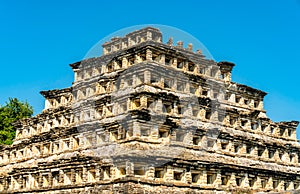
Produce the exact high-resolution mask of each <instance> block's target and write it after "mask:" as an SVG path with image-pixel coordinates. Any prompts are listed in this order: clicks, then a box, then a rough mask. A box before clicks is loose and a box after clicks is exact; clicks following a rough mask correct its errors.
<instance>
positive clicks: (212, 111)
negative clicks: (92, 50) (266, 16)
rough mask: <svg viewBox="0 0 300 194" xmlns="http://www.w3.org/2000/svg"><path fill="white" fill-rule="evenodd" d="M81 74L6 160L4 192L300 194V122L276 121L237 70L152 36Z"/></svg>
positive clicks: (33, 121)
mask: <svg viewBox="0 0 300 194" xmlns="http://www.w3.org/2000/svg"><path fill="white" fill-rule="evenodd" d="M103 48H104V55H103V56H101V57H98V58H92V59H87V60H84V61H81V62H78V63H74V64H72V65H71V67H72V68H73V70H74V73H75V80H74V83H73V85H72V87H70V88H66V89H62V90H51V91H43V92H41V94H42V95H43V96H44V97H45V98H46V103H45V109H44V110H43V112H42V113H41V114H38V115H37V116H35V117H33V118H30V119H24V120H20V121H18V122H17V123H15V124H14V125H15V128H16V139H15V141H14V144H13V145H12V146H2V147H1V152H0V192H1V193H15V192H18V193H37V192H38V193H182V192H183V193H229V192H232V193H238V192H239V193H251V192H256V191H265V192H270V191H274V192H284V191H293V190H297V189H300V188H299V186H300V177H299V175H298V174H299V172H300V168H299V154H300V152H299V151H300V146H299V144H298V142H297V140H296V127H297V125H298V122H296V121H292V122H278V123H277V122H273V121H272V120H270V119H269V118H268V117H267V116H266V111H265V110H264V108H263V100H264V96H265V95H266V93H265V92H263V91H260V90H257V89H254V88H251V87H248V86H245V85H242V84H238V83H234V82H232V81H231V71H232V68H233V66H234V64H232V63H228V62H219V63H216V62H214V61H212V60H207V59H205V57H204V56H203V55H202V54H201V52H196V53H194V52H192V50H193V49H192V45H191V44H189V46H188V48H187V49H185V48H183V43H182V42H178V44H177V46H174V45H173V43H172V40H169V42H168V44H163V43H162V35H161V33H160V32H159V31H158V30H157V29H153V28H146V29H142V30H141V31H136V32H133V33H131V34H129V35H127V36H126V37H124V38H115V39H113V40H112V41H111V42H107V43H105V44H104V45H103Z"/></svg>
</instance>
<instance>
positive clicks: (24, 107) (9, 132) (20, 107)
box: [0, 98, 33, 145]
mask: <svg viewBox="0 0 300 194" xmlns="http://www.w3.org/2000/svg"><path fill="white" fill-rule="evenodd" d="M32 114H33V108H32V106H30V105H29V104H28V103H27V102H21V101H19V100H18V99H17V98H9V100H8V102H6V104H5V105H4V106H2V107H0V144H6V145H10V144H12V143H13V139H14V138H15V135H16V131H15V129H14V127H13V125H12V123H13V122H15V121H17V120H19V119H23V118H28V117H31V116H32Z"/></svg>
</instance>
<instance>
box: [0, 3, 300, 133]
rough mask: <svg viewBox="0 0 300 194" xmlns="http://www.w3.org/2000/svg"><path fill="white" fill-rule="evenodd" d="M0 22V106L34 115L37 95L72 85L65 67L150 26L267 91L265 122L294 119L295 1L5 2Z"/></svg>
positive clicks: (299, 13) (299, 105)
mask: <svg viewBox="0 0 300 194" xmlns="http://www.w3.org/2000/svg"><path fill="white" fill-rule="evenodd" d="M0 19H1V23H0V25H1V30H0V56H1V76H0V91H1V92H0V104H3V103H4V102H5V101H7V99H8V97H17V98H20V99H21V100H27V101H28V102H29V103H30V104H32V105H33V106H34V109H35V113H39V112H40V111H41V110H42V109H43V106H44V100H43V98H42V96H41V95H40V94H39V91H41V90H48V89H54V88H64V87H68V86H70V85H71V82H72V81H73V73H72V71H71V68H70V67H69V66H68V64H70V63H73V62H76V61H79V60H81V59H82V58H83V57H84V56H85V54H86V53H87V52H88V50H89V49H90V48H91V47H92V46H93V45H94V44H95V43H97V42H98V41H99V40H101V39H102V38H103V37H105V36H107V35H109V34H111V33H113V32H115V31H117V30H120V29H122V28H125V27H129V26H133V25H139V24H149V23H150V24H152V23H154V24H163V25H169V26H174V27H177V28H179V29H182V30H184V31H186V32H189V33H190V34H192V35H193V36H194V37H196V38H198V39H199V40H200V41H201V42H202V43H204V45H205V46H206V47H207V48H208V49H209V51H210V52H211V54H212V55H213V56H214V58H215V59H216V60H217V61H221V60H227V61H231V62H234V63H235V64H236V67H235V68H234V72H233V80H234V81H236V82H240V83H243V84H247V85H250V86H252V87H255V88H258V89H261V90H264V91H266V92H268V95H267V96H266V99H265V108H266V110H267V112H268V116H269V117H270V118H271V119H273V120H275V121H280V120H300V98H299V96H300V90H299V89H300V88H299V83H300V81H299V76H298V75H299V71H300V58H299V57H300V1H299V0H287V1H271V0H251V1H250V0H245V1H240V0H226V1H223V0H185V1H176V0H173V1H162V0H160V1H157V0H151V1H100V0H98V1H96V0H95V1H90V0H85V1H76V0H63V1H58V0H52V1H37V0H36V1H32V0H28V1H14V0H12V1H1V2H0ZM298 134H300V132H298ZM298 137H299V135H298Z"/></svg>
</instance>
